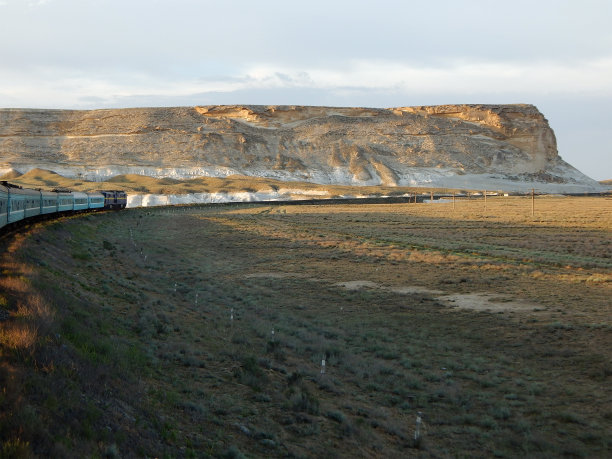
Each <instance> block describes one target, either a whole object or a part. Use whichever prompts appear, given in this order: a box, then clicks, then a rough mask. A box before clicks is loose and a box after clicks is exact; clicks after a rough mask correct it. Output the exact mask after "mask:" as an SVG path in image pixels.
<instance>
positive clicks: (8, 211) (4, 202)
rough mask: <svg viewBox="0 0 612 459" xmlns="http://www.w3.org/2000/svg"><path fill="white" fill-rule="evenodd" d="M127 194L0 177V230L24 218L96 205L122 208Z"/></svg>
mask: <svg viewBox="0 0 612 459" xmlns="http://www.w3.org/2000/svg"><path fill="white" fill-rule="evenodd" d="M126 204H127V194H126V192H125V191H120V190H103V191H97V192H94V193H83V192H78V191H70V190H59V189H55V190H53V191H43V190H40V189H36V190H35V189H29V188H23V187H21V186H18V185H13V184H11V183H8V182H5V181H0V230H1V229H2V228H4V227H6V226H9V225H12V224H13V223H17V222H19V221H21V220H26V219H28V218H35V217H39V216H47V215H49V214H61V213H65V212H79V211H86V210H99V209H123V208H125V206H126Z"/></svg>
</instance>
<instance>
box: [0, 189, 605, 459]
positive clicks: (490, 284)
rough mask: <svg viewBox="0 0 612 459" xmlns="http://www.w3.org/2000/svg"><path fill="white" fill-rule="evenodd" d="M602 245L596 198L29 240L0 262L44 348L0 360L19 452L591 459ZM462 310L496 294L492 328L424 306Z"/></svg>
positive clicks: (600, 390) (158, 216) (83, 226)
mask: <svg viewBox="0 0 612 459" xmlns="http://www.w3.org/2000/svg"><path fill="white" fill-rule="evenodd" d="M611 227H612V215H611V213H610V201H609V200H606V199H586V198H584V199H575V198H540V199H538V200H537V201H536V208H535V216H534V217H532V216H531V202H530V200H529V199H528V198H496V199H491V198H489V199H488V201H487V208H486V210H485V208H484V201H483V200H482V199H480V200H461V201H457V202H456V205H455V209H454V210H453V205H452V203H450V202H449V203H438V204H432V205H423V204H418V205H417V204H402V205H363V206H355V205H351V206H348V205H346V206H283V205H278V206H266V205H257V204H252V205H233V206H218V207H181V208H170V209H167V208H159V209H135V210H132V211H126V212H121V213H118V214H110V213H106V214H101V215H92V216H87V217H83V218H78V219H71V220H69V221H64V222H62V223H56V224H51V225H48V226H47V227H45V228H44V230H43V229H40V228H38V229H34V230H32V235H31V236H30V237H26V238H24V239H21V240H20V242H19V244H17V245H15V246H13V248H12V250H13V256H12V257H11V258H10V260H12V263H14V264H13V265H9V264H7V263H8V261H7V260H4V263H5V268H4V269H6V270H7V273H11V272H14V273H15V274H17V271H18V269H17V268H18V265H19V266H21V268H19V269H20V270H21V271H20V274H19V275H20V276H22V277H23V278H19V276H18V275H15V276H7V277H6V279H7V282H13V283H15V282H16V283H18V284H19V285H17V284H14V285H13V284H11V285H9V284H7V285H5V286H4V287H5V289H6V290H7V291H8V292H9V293H8V294H7V296H6V297H7V299H6V304H7V307H8V308H9V309H11V310H15V311H17V310H18V309H19V308H18V303H19V301H20V300H19V298H20V296H19V295H20V293H19V292H22V293H24V294H25V292H29V293H31V294H34V295H35V294H39V295H40V294H42V295H43V297H44V298H45V300H46V301H47V302H48V307H50V308H51V309H52V310H53V311H54V313H55V318H54V324H55V325H54V326H55V327H56V328H55V330H54V332H55V333H51V334H47V335H41V336H40V337H39V341H38V343H37V345H36V346H31V347H28V346H26V345H25V344H24V345H23V346H22V347H21V348H19V349H17V348H14V349H13V351H11V348H10V347H9V346H8V345H7V344H6V343H3V348H2V352H3V361H5V362H8V363H6V365H9V366H10V365H14V366H17V367H20V368H22V370H21V371H23V372H25V373H24V374H25V376H24V377H26V376H29V381H30V383H29V384H28V385H26V389H24V391H25V394H24V395H25V396H26V400H27V402H25V404H26V407H27V409H24V407H23V406H21V410H20V411H19V410H17V414H16V415H15V417H14V418H13V421H15V420H16V421H18V422H21V423H22V424H23V423H27V421H28V420H29V421H31V420H32V418H33V417H34V415H36V416H35V417H36V418H37V419H39V421H37V423H35V425H34V427H31V426H30V427H29V429H30V431H28V427H27V426H26V428H25V432H26V433H25V434H24V433H23V431H22V433H21V437H19V438H17V439H16V441H15V443H14V444H15V445H17V446H19V445H21V446H23V447H24V448H25V446H24V445H23V443H24V442H25V441H26V440H27V441H30V442H31V444H32V445H34V444H35V443H36V441H38V442H42V443H44V446H45V447H47V448H49V449H50V450H52V451H55V452H56V453H61V452H62V448H64V450H70V451H73V450H75V449H74V448H76V450H77V451H78V450H81V451H84V452H86V451H88V450H89V451H91V450H92V448H93V449H99V452H100V453H101V454H108V453H112V452H113V451H115V450H116V451H120V452H122V453H124V454H129V452H132V453H135V454H147V455H162V454H168V455H190V454H193V455H196V456H197V455H199V454H200V453H202V452H207V453H210V454H213V455H219V454H225V455H227V456H232V455H234V456H236V455H238V454H239V452H240V451H242V452H244V453H248V454H249V455H254V456H262V457H265V456H277V455H284V454H294V455H298V456H300V455H309V454H310V455H317V456H324V455H326V454H337V455H346V456H347V457H355V456H373V455H379V456H385V457H392V456H406V455H415V456H416V455H424V456H428V455H434V456H440V455H452V456H463V455H464V456H478V455H483V456H490V455H497V456H500V457H503V456H516V455H525V454H527V455H544V456H546V455H564V454H565V455H567V454H569V455H577V456H605V455H607V454H609V453H610V450H611V448H612V445H611V443H610V438H609V435H608V434H607V432H609V428H610V425H611V423H612V412H611V411H610V406H611V404H610V402H611V390H610V389H609V386H610V384H609V381H610V375H611V374H612V366H611V357H612V355H611V351H610V349H611V346H610V344H612V340H611V335H610V334H611V327H612V324H611V323H610V321H611V315H610V312H611V311H610V294H611V293H612V292H611V290H612V289H611V282H610V279H611V261H612V259H611V252H612V247H611V246H610V240H611V230H610V228H611ZM100 234H102V235H103V236H102V237H100V236H99V235H100ZM42 247H44V248H45V256H44V257H42V259H41V256H40V249H41V248H42ZM11 270H13V271H11ZM9 279H10V281H9ZM11 292H12V293H11ZM49 292H52V294H49ZM436 292H438V293H436ZM440 292H441V293H440ZM470 293H490V294H493V296H490V297H488V298H489V299H490V300H491V306H492V307H491V310H494V311H495V312H486V311H482V310H477V311H472V310H469V309H462V308H453V307H451V306H452V304H449V303H445V302H443V301H441V300H439V299H438V298H439V297H440V296H441V295H444V294H470ZM515 299H519V300H521V301H523V302H524V304H528V305H530V307H529V308H527V309H522V308H519V309H515V308H514V305H515V302H514V301H513V300H515ZM19 304H22V305H23V304H27V301H22V302H21V303H19ZM499 305H502V306H503V305H507V308H503V307H502V308H501V309H500V308H499ZM493 306H495V307H493ZM22 311H23V308H22ZM12 314H13V315H17V314H16V313H13V312H12ZM22 315H23V314H22ZM22 323H26V324H27V320H26V319H25V318H24V319H23V320H22ZM3 327H4V328H3V331H4V332H6V331H8V330H9V328H10V322H7V323H3ZM272 331H274V334H273V333H272ZM58 335H59V336H61V337H60V338H58V337H57V336H58ZM58 349H67V351H62V352H63V353H62V352H60V351H59V350H58ZM24 356H25V357H24ZM28 356H30V357H28ZM323 359H325V360H326V366H325V373H324V374H321V360H323ZM32 362H35V363H36V365H33V364H32ZM28 365H31V367H32V368H31V370H30V373H29V374H28V373H27V370H28V368H30V367H29V366H28ZM41 367H43V368H46V369H47V370H46V371H45V372H42V371H40V368H41ZM36 368H39V369H38V370H37V369H36ZM50 368H52V369H51V370H50ZM60 387H61V388H62V389H63V390H61V391H60V390H58V388H60ZM34 393H36V394H37V395H36V396H34ZM83 394H84V395H83ZM83 397H84V398H83ZM49 398H50V399H51V400H55V401H54V402H53V403H51V404H48V403H47V402H44V400H48V399H49ZM83 400H85V402H86V403H85V404H83ZM6 403H8V402H6ZM15 406H16V407H19V404H18V403H17V402H15ZM418 412H422V413H423V419H424V420H425V425H424V427H425V430H424V435H423V437H422V441H421V442H420V443H415V442H414V429H415V420H416V416H417V413H418ZM58 419H59V421H60V422H57V421H58ZM71 419H76V420H77V422H75V421H74V420H72V421H71ZM52 421H55V422H52ZM106 426H111V429H110V430H109V429H107V428H106ZM1 427H2V429H3V430H2V431H3V433H4V432H8V431H10V429H9V427H7V426H6V425H3V426H1ZM12 435H15V434H12ZM27 435H30V437H27ZM41 438H42V439H43V440H41ZM49 438H51V440H50V439H49ZM18 440H19V441H21V442H22V443H19V441H18ZM45 442H46V443H45ZM417 447H418V448H417Z"/></svg>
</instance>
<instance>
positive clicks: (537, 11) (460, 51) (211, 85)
mask: <svg viewBox="0 0 612 459" xmlns="http://www.w3.org/2000/svg"><path fill="white" fill-rule="evenodd" d="M611 24H612V1H611V0H580V1H579V0H575V1H566V0H513V1H506V2H501V1H492V0H419V1H412V0H403V1H402V0H376V1H374V0H367V1H361V0H322V1H320V0H307V1H306V0H294V1H292V0H278V1H277V0H257V1H256V0H217V1H208V0H200V1H197V0H146V1H145V0H0V107H2V108H6V107H29V108H79V109H88V108H111V107H113V108H115V107H143V106H175V105H206V104H242V103H244V104H264V105H269V104H282V105H332V106H369V107H396V106H409V105H434V104H445V103H451V104H454V103H500V104H502V103H531V104H534V105H536V106H537V107H538V108H539V109H540V111H541V112H542V113H543V114H544V115H545V116H546V118H547V119H548V120H549V122H550V124H551V126H552V128H553V129H554V130H555V133H556V135H557V142H558V147H559V154H560V155H561V156H562V157H563V159H565V160H566V161H568V162H569V163H570V164H572V165H573V166H575V167H577V168H578V169H580V170H581V171H582V172H584V173H586V174H587V175H589V176H590V177H592V178H595V179H598V180H600V179H608V178H612V148H611V143H610V134H611V131H612V129H611V126H612V121H611V120H610V116H609V112H610V110H611V107H612V25H611Z"/></svg>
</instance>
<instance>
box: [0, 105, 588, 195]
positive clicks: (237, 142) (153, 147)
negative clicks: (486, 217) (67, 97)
mask: <svg viewBox="0 0 612 459" xmlns="http://www.w3.org/2000/svg"><path fill="white" fill-rule="evenodd" d="M35 167H37V168H42V169H48V170H53V171H55V172H58V173H60V174H63V175H69V176H83V177H84V178H88V179H96V178H97V179H102V178H107V177H109V176H112V175H115V174H123V173H136V174H143V175H150V176H156V177H175V178H182V177H194V176H225V175H232V174H242V175H251V176H261V177H270V178H279V179H283V180H302V181H311V182H315V183H323V184H325V183H333V184H353V185H377V184H383V185H391V186H394V185H405V186H415V185H426V186H449V187H452V186H455V185H457V186H469V184H470V181H472V182H473V181H474V180H476V181H478V180H477V178H480V179H483V178H485V179H486V178H488V179H489V180H493V181H495V180H497V181H500V180H501V181H508V182H509V183H515V184H521V183H523V182H525V183H527V182H533V181H536V182H540V183H549V184H550V183H556V184H559V185H570V186H574V187H576V186H577V187H593V186H597V184H596V182H594V181H592V180H591V179H589V178H588V177H586V176H584V175H582V174H581V173H579V172H578V171H577V170H575V169H574V168H572V167H571V166H569V165H568V164H567V163H565V162H564V161H562V160H561V158H560V157H559V156H558V154H557V146H556V140H555V135H554V133H553V131H552V129H551V128H550V126H549V125H548V122H547V120H546V119H545V118H544V116H543V115H542V114H541V113H540V112H539V111H538V110H537V108H535V107H534V106H532V105H441V106H425V107H399V108H392V109H372V108H333V107H302V106H234V105H232V106H199V107H179V108H134V109H111V110H86V111H77V110H33V109H3V110H0V171H1V170H9V169H15V170H19V171H20V172H25V171H27V170H29V169H31V168H35ZM464 182H465V183H464ZM478 185H479V186H480V184H478ZM517 186H518V185H517ZM518 187H519V188H520V186H518ZM506 188H507V187H506Z"/></svg>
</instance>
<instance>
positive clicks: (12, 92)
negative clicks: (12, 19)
mask: <svg viewBox="0 0 612 459" xmlns="http://www.w3.org/2000/svg"><path fill="white" fill-rule="evenodd" d="M274 89H277V90H292V91H293V94H298V93H299V91H304V92H305V93H306V92H307V93H308V94H309V97H311V96H312V94H313V93H316V92H317V91H320V92H321V94H322V95H324V96H325V99H326V100H329V97H331V96H333V95H334V94H336V95H337V98H338V100H339V101H344V100H350V98H349V97H348V95H351V94H353V95H355V94H359V93H361V94H363V93H367V92H370V93H372V94H376V93H381V94H382V93H385V92H386V93H388V94H391V95H394V96H395V95H398V94H399V95H415V94H419V95H429V96H430V97H433V96H436V95H439V94H445V95H447V96H454V97H455V98H456V97H457V96H461V97H463V99H464V100H466V99H472V100H473V99H478V100H482V98H480V95H483V94H486V95H495V94H499V95H500V96H508V95H512V96H513V97H515V100H517V99H516V98H518V99H520V100H523V101H529V100H530V99H531V98H533V97H534V96H536V95H541V94H557V95H563V94H598V95H600V96H602V97H609V96H611V95H612V58H602V59H594V60H590V61H583V62H567V63H560V62H542V63H537V64H533V63H529V64H527V63H521V62H502V61H499V62H478V61H455V62H452V63H448V64H446V65H440V66H413V65H410V64H405V63H401V62H395V61H386V60H349V61H345V62H339V63H337V65H335V66H327V67H286V66H281V65H273V64H270V65H263V64H261V65H252V66H247V67H245V68H242V69H233V70H232V71H231V72H229V74H227V75H223V74H218V75H217V76H210V75H205V74H204V75H202V74H200V75H197V69H195V70H191V71H189V72H185V73H182V74H181V76H175V75H159V74H154V73H145V72H133V71H132V72H130V71H121V70H114V71H113V70H109V71H107V72H106V73H96V74H93V73H88V72H85V71H83V70H78V69H72V68H61V67H36V68H28V70H27V71H20V70H13V71H10V70H9V69H1V68H0V101H9V102H10V101H11V100H21V101H26V102H27V103H28V104H29V105H30V106H40V105H41V102H42V104H43V105H45V106H53V105H57V106H63V107H69V106H71V105H78V106H82V105H87V100H89V101H90V103H91V101H92V100H98V101H100V100H106V101H107V102H106V103H105V104H104V105H105V106H108V105H109V104H113V103H114V102H117V101H119V100H121V99H125V98H130V97H132V98H140V99H141V100H145V98H148V99H149V101H150V103H151V104H155V103H156V102H155V100H156V98H159V99H164V100H168V99H169V98H170V99H171V98H182V99H185V98H188V97H189V96H190V95H202V94H207V93H216V94H218V93H225V94H231V93H238V92H240V93H241V94H248V93H249V91H252V92H261V91H268V90H274ZM91 98H94V99H91ZM313 103H316V102H313ZM0 104H2V105H4V104H5V102H0ZM381 105H382V104H381Z"/></svg>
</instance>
